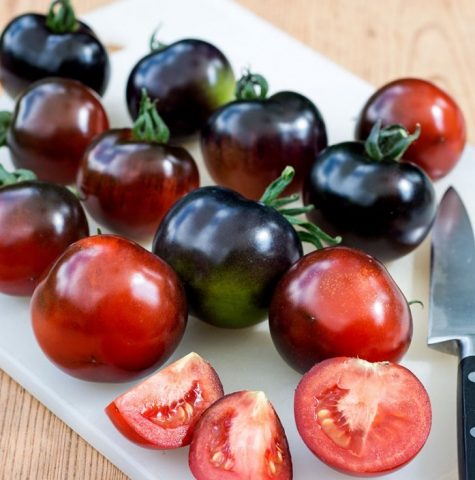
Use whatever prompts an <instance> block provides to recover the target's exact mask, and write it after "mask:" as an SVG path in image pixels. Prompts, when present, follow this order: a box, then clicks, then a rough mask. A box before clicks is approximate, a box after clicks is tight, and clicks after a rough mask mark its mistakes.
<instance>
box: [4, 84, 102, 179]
mask: <svg viewBox="0 0 475 480" xmlns="http://www.w3.org/2000/svg"><path fill="white" fill-rule="evenodd" d="M108 128H109V121H108V119H107V115H106V112H105V110H104V108H103V107H102V104H101V102H100V99H99V97H98V96H97V95H96V93H95V92H94V91H93V90H91V89H90V88H88V87H86V86H85V85H83V84H82V83H80V82H78V81H76V80H71V79H66V78H62V79H61V78H46V79H45V80H41V81H38V82H36V83H33V84H32V85H31V86H29V87H28V88H27V89H26V90H25V91H24V92H23V93H22V94H21V96H20V97H19V98H18V100H17V102H16V105H15V110H14V112H13V116H12V118H11V121H10V125H9V127H8V129H7V134H6V145H7V146H8V147H9V149H10V154H11V157H12V162H13V164H14V165H15V167H17V168H27V169H29V170H33V171H34V172H35V173H36V175H37V176H38V178H39V179H40V180H48V181H51V182H55V183H62V184H69V183H73V182H74V181H75V179H76V174H77V171H78V168H79V162H80V160H81V158H82V156H83V154H84V151H85V150H86V147H87V146H88V145H89V144H90V143H91V141H92V139H93V138H94V137H95V136H96V135H97V134H98V133H101V132H103V131H104V130H107V129H108Z"/></svg>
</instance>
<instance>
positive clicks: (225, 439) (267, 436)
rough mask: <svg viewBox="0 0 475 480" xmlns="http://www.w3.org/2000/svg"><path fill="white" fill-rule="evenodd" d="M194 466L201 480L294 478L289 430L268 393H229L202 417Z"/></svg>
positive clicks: (191, 457) (192, 455) (192, 454)
mask: <svg viewBox="0 0 475 480" xmlns="http://www.w3.org/2000/svg"><path fill="white" fill-rule="evenodd" d="M189 465H190V469H191V472H192V474H193V476H194V477H195V478H196V479H197V480H238V479H239V480H254V479H259V480H290V479H292V459H291V456H290V451H289V446H288V443H287V438H286V436H285V431H284V428H283V427H282V424H281V422H280V420H279V417H278V416H277V413H276V412H275V410H274V408H273V407H272V405H271V403H270V402H269V400H267V398H266V396H265V394H264V393H263V392H250V391H241V392H234V393H231V394H229V395H225V396H224V397H223V398H221V399H219V400H218V401H217V402H215V403H214V404H213V405H212V406H211V407H209V408H208V409H207V410H206V411H205V412H204V413H203V415H202V416H201V418H200V420H199V422H198V424H197V426H196V428H195V432H194V434H193V439H192V442H191V446H190V452H189Z"/></svg>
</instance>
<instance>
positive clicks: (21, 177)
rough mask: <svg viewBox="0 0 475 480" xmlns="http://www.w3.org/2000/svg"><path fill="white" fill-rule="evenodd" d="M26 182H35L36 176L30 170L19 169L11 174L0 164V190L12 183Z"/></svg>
mask: <svg viewBox="0 0 475 480" xmlns="http://www.w3.org/2000/svg"><path fill="white" fill-rule="evenodd" d="M28 180H36V175H35V174H34V173H33V172H32V171H31V170H26V169H24V168H19V169H18V170H14V171H13V172H9V171H8V170H7V169H6V168H5V167H4V166H3V165H2V164H0V188H1V187H5V186H7V185H12V184H14V183H19V182H26V181H28Z"/></svg>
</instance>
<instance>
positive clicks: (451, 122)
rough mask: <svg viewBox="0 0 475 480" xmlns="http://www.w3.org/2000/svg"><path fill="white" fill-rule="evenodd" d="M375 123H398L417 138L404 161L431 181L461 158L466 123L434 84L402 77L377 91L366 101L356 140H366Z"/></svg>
mask: <svg viewBox="0 0 475 480" xmlns="http://www.w3.org/2000/svg"><path fill="white" fill-rule="evenodd" d="M377 120H381V122H382V125H383V126H387V125H392V124H395V123H399V124H401V125H403V126H404V127H406V129H407V130H409V131H410V132H411V133H412V132H413V131H414V130H415V129H416V126H417V124H420V126H421V134H420V136H419V138H418V139H417V140H416V141H415V142H414V143H413V144H412V145H411V146H410V147H409V149H408V150H407V151H406V152H405V154H404V161H408V162H413V163H415V164H417V165H419V166H420V167H421V168H422V169H423V170H425V172H426V173H427V174H428V175H429V177H431V178H432V179H433V180H437V179H439V178H442V177H443V176H445V175H447V173H449V172H450V170H452V168H454V166H455V165H456V163H457V162H458V160H459V158H460V156H461V155H462V152H463V149H464V147H465V141H466V131H465V120H464V117H463V114H462V111H461V110H460V108H459V106H458V105H457V103H456V102H455V101H454V100H453V99H452V98H451V97H450V96H449V95H447V93H446V92H444V91H443V90H442V89H440V88H439V87H437V86H436V85H434V84H432V83H430V82H428V81H426V80H421V79H418V78H402V79H398V80H395V81H393V82H391V83H388V84H387V85H384V86H383V87H381V88H380V89H378V90H377V91H376V92H375V93H374V94H373V95H372V96H371V97H370V98H369V100H368V101H367V102H366V104H365V106H364V107H363V110H362V112H361V113H360V116H359V118H358V121H357V124H356V134H355V135H356V138H357V139H358V140H366V138H367V137H368V135H369V132H370V131H371V128H372V127H373V125H374V124H375V123H376V121H377Z"/></svg>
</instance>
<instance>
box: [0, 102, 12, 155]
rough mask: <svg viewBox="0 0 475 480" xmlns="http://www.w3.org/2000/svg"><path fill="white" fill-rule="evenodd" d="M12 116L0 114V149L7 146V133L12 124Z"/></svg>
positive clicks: (9, 113) (4, 113)
mask: <svg viewBox="0 0 475 480" xmlns="http://www.w3.org/2000/svg"><path fill="white" fill-rule="evenodd" d="M12 117H13V114H12V113H11V112H6V111H2V112H0V147H3V146H5V145H6V144H7V132H8V129H9V128H10V124H11V123H12Z"/></svg>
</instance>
